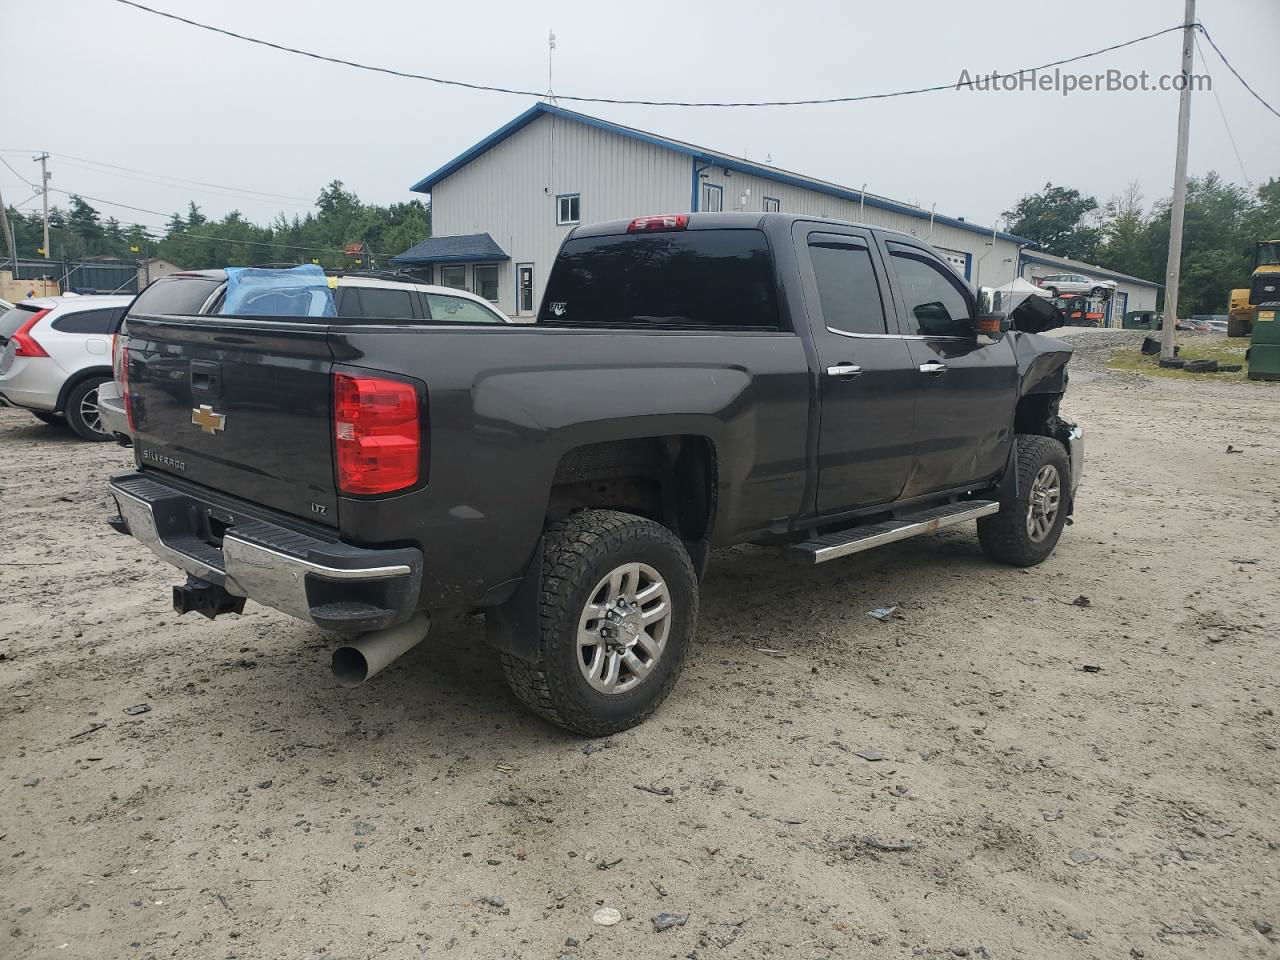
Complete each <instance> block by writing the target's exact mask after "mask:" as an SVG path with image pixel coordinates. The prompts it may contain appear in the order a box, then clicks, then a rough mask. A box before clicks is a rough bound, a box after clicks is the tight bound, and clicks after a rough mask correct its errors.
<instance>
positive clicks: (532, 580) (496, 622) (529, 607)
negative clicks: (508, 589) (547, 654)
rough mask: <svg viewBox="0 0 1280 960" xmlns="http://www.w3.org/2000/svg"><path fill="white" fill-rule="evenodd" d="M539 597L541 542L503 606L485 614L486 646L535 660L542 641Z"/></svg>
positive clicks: (521, 657) (539, 540)
mask: <svg viewBox="0 0 1280 960" xmlns="http://www.w3.org/2000/svg"><path fill="white" fill-rule="evenodd" d="M541 593H542V538H541V537H539V538H538V545H537V547H535V548H534V551H533V560H532V561H531V562H530V563H529V569H528V570H526V571H525V575H524V579H523V580H521V581H520V586H519V587H517V588H516V592H515V593H513V594H512V595H511V596H510V598H508V600H507V601H506V602H505V603H502V604H499V605H498V606H496V607H489V608H488V609H487V610H485V612H484V636H485V642H486V643H488V645H489V646H491V647H493V648H494V649H495V650H498V651H501V652H502V653H509V654H511V656H513V657H519V658H520V659H521V660H536V659H538V648H539V645H540V643H541V640H542V636H541V634H542V623H541V616H540V613H541V611H540V610H539V609H538V600H539V597H540V595H541Z"/></svg>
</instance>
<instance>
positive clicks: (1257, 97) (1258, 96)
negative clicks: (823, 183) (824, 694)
mask: <svg viewBox="0 0 1280 960" xmlns="http://www.w3.org/2000/svg"><path fill="white" fill-rule="evenodd" d="M120 2H123V0H120ZM1200 32H1201V33H1203V34H1204V38H1205V39H1206V40H1208V41H1209V46H1211V47H1213V52H1214V53H1216V54H1217V55H1218V59H1219V60H1221V61H1222V62H1223V63H1225V64H1226V65H1227V69H1228V70H1230V71H1231V72H1232V73H1234V74H1235V76H1236V79H1237V80H1239V81H1240V83H1241V84H1242V85H1243V86H1244V88H1245V89H1246V90H1248V91H1249V92H1250V93H1251V94H1253V98H1254V99H1255V100H1257V101H1258V102H1259V103H1260V104H1262V105H1263V106H1264V107H1266V108H1267V109H1268V110H1270V111H1271V112H1272V113H1274V114H1275V115H1276V116H1277V117H1280V110H1277V109H1276V108H1275V107H1273V106H1272V105H1271V104H1269V103H1267V101H1265V100H1263V99H1262V95H1261V94H1260V93H1258V91H1257V90H1255V89H1253V87H1251V86H1249V82H1248V81H1247V80H1245V78H1244V77H1242V76H1240V71H1239V70H1237V69H1236V68H1235V67H1233V66H1232V65H1231V61H1230V60H1228V59H1227V55H1226V54H1225V53H1223V52H1222V51H1221V50H1219V49H1218V45H1217V44H1216V43H1214V42H1213V37H1211V36H1209V31H1208V30H1206V29H1205V26H1204V24H1203V23H1202V24H1200Z"/></svg>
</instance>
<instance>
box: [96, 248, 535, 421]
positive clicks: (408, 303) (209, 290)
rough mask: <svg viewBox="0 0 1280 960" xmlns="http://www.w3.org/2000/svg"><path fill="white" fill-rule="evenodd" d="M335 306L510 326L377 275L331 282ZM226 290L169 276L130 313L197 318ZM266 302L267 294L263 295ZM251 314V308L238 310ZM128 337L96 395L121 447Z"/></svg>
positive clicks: (480, 306)
mask: <svg viewBox="0 0 1280 960" xmlns="http://www.w3.org/2000/svg"><path fill="white" fill-rule="evenodd" d="M330 284H331V286H332V287H333V291H334V303H335V306H336V309H337V315H338V316H339V317H359V318H362V319H365V320H380V321H385V322H387V323H397V322H408V323H441V322H453V323H511V322H512V321H511V320H510V318H508V317H507V316H506V315H505V314H503V313H501V312H499V311H498V310H496V309H494V307H493V306H492V305H490V303H489V302H488V301H487V300H485V299H483V298H481V297H478V296H476V295H475V294H473V293H468V292H467V291H465V290H455V289H454V288H453V287H437V286H433V285H430V284H425V283H415V282H413V281H411V280H401V279H397V278H395V277H381V276H375V275H365V276H361V275H343V276H338V277H331V278H330ZM226 290H227V274H226V271H225V270H187V271H183V272H181V273H171V274H169V275H168V276H165V277H161V278H160V279H158V280H156V281H155V282H153V283H152V284H151V285H150V286H149V287H147V288H146V289H145V290H143V291H142V293H140V294H138V299H137V300H135V301H134V303H133V306H132V307H130V308H129V312H130V313H136V314H141V313H151V314H177V315H180V316H181V315H191V316H195V315H199V314H213V313H217V312H219V310H220V309H221V308H222V303H223V299H224V297H225V296H226ZM266 296H268V297H270V296H271V294H269V293H268V294H266ZM241 312H242V313H251V312H252V310H251V309H246V310H242V311H241ZM127 339H128V334H127V330H126V329H125V325H123V324H122V325H121V326H120V328H119V331H118V333H117V335H116V336H115V338H114V342H113V344H112V351H111V353H112V360H111V366H112V371H113V376H114V379H113V380H112V381H111V382H108V383H105V384H103V386H102V389H101V390H100V391H99V404H100V409H101V414H102V423H103V428H104V429H105V430H106V432H107V435H108V436H114V437H115V438H116V439H117V440H119V441H120V442H122V443H128V442H129V437H130V430H129V416H128V413H127V412H126V410H125V406H124V399H123V398H124V390H123V388H122V387H121V372H122V366H123V363H124V352H125V349H126V346H127Z"/></svg>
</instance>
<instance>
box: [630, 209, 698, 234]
mask: <svg viewBox="0 0 1280 960" xmlns="http://www.w3.org/2000/svg"><path fill="white" fill-rule="evenodd" d="M688 226H689V215H688V214H687V213H664V214H661V215H659V216H656V217H636V218H635V219H634V220H632V221H631V223H629V224H628V225H627V233H658V232H661V231H663V230H683V229H685V228H686V227H688Z"/></svg>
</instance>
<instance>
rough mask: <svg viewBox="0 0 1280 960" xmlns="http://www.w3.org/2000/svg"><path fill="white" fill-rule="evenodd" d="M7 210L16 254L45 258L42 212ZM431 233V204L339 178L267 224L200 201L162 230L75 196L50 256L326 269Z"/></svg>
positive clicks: (56, 211)
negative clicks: (383, 196)
mask: <svg viewBox="0 0 1280 960" xmlns="http://www.w3.org/2000/svg"><path fill="white" fill-rule="evenodd" d="M8 214H9V222H10V225H11V227H12V229H13V232H14V240H15V243H16V246H17V250H18V256H19V257H32V258H34V257H39V256H41V254H40V253H39V252H38V251H39V249H40V247H41V246H42V245H43V242H44V239H43V229H44V228H43V221H42V219H41V215H40V213H39V212H33V213H29V214H23V213H20V212H19V211H18V210H16V209H14V208H12V207H10V208H9V210H8ZM430 233H431V206H430V204H429V203H428V204H424V203H423V202H422V201H420V200H410V201H408V202H407V203H393V204H391V205H389V206H378V205H376V204H366V203H362V202H361V201H360V198H359V197H357V196H356V195H355V194H354V193H352V192H351V191H349V190H347V189H345V187H344V186H343V184H342V181H341V180H334V181H333V182H332V183H330V184H329V185H328V186H326V187H325V188H324V189H323V190H321V191H320V195H319V197H317V198H316V209H315V211H314V212H311V213H308V214H307V215H306V216H294V217H286V216H285V215H284V214H279V215H278V216H276V218H275V219H274V220H272V221H271V222H270V223H269V224H267V225H266V226H259V225H258V224H255V223H252V222H250V221H249V220H247V219H245V217H244V215H243V214H242V213H241V212H240V211H239V210H233V211H231V212H230V213H228V214H227V215H226V216H225V217H222V218H220V219H210V218H209V217H207V216H205V214H204V213H202V212H201V210H200V207H199V206H198V205H197V204H196V203H195V202H191V203H189V204H188V205H187V209H186V212H185V213H176V212H175V213H174V214H173V215H172V216H171V217H170V218H169V221H168V223H166V224H165V227H164V230H163V231H157V230H155V229H149V228H147V227H145V226H143V225H142V224H138V223H130V224H125V223H121V222H120V221H119V220H118V219H116V218H115V217H111V216H108V217H104V216H103V215H102V214H101V213H100V212H99V211H98V210H97V209H96V208H94V206H93V205H92V204H91V203H89V202H88V201H86V200H85V199H84V198H83V197H78V196H74V195H73V196H72V197H71V198H70V202H69V205H68V207H67V208H66V209H63V208H61V207H53V208H51V209H50V211H49V247H50V250H49V254H50V256H51V257H52V258H53V259H55V260H80V259H83V258H87V257H116V258H119V259H122V260H128V261H134V260H138V259H140V258H142V257H160V258H162V259H164V260H168V261H170V262H171V263H175V264H177V265H178V266H180V267H184V268H186V269H189V270H199V269H208V268H212V267H228V266H230V267H247V266H261V265H266V264H272V265H287V264H296V263H313V262H314V263H318V264H320V265H321V266H325V267H348V268H350V267H355V266H360V267H368V266H370V263H369V259H368V258H369V255H370V254H372V258H373V261H374V264H376V265H377V266H383V265H385V264H386V262H387V260H388V259H389V258H390V257H393V256H395V255H396V254H398V253H403V252H404V251H405V250H407V249H409V247H411V246H413V245H414V244H415V243H420V242H421V241H423V240H425V239H426V238H427V237H428V236H429V235H430ZM349 245H360V246H361V247H362V250H364V251H367V253H364V252H362V253H360V254H348V253H347V252H346V251H347V249H348V246H349ZM357 261H360V262H359V264H357Z"/></svg>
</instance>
